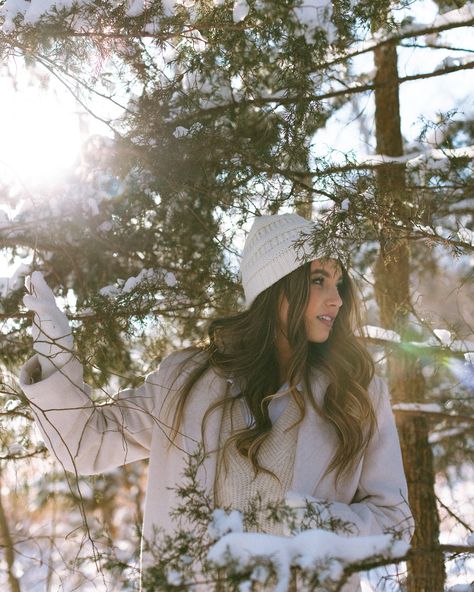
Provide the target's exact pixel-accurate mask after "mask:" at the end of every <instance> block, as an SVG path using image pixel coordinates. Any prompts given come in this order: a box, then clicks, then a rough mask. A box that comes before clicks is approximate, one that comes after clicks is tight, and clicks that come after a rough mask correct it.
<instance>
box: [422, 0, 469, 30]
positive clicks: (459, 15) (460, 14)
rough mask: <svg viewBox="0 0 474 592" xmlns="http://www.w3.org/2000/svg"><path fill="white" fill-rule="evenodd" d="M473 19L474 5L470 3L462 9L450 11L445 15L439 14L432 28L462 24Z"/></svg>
mask: <svg viewBox="0 0 474 592" xmlns="http://www.w3.org/2000/svg"><path fill="white" fill-rule="evenodd" d="M472 18H474V4H473V3H472V2H468V3H467V4H466V5H465V6H463V7H462V8H459V9H457V10H450V11H449V12H445V13H444V14H439V15H438V16H437V17H436V18H435V20H434V21H433V23H432V25H431V26H432V27H433V28H437V27H442V26H444V25H448V24H449V25H451V24H461V23H464V22H466V21H468V20H470V19H472Z"/></svg>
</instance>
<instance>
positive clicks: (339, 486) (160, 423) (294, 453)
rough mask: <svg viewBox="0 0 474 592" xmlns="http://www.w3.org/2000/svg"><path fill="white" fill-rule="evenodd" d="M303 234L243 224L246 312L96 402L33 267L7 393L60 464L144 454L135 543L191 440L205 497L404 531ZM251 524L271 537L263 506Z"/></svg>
mask: <svg viewBox="0 0 474 592" xmlns="http://www.w3.org/2000/svg"><path fill="white" fill-rule="evenodd" d="M313 231H314V226H313V224H312V223H310V222H308V221H306V220H304V219H303V218H301V217H299V216H297V215H296V214H283V215H275V216H261V217H258V218H256V220H255V222H254V225H253V227H252V229H251V231H250V233H249V235H248V237H247V240H246V244H245V248H244V252H243V256H242V262H241V274H242V283H243V287H244V292H245V296H246V304H247V307H246V310H244V311H243V312H241V313H239V314H237V315H235V316H232V317H230V318H225V319H219V320H216V321H214V322H213V323H211V325H210V330H209V343H208V344H207V345H206V346H204V347H201V348H191V349H189V350H186V351H183V352H177V353H174V354H172V355H170V356H169V357H168V358H166V359H165V360H163V362H162V363H161V364H160V367H159V369H158V370H157V371H155V372H153V373H151V374H150V375H148V376H147V378H146V380H145V382H144V384H143V385H142V386H141V387H139V388H138V389H135V390H134V389H126V390H124V391H122V392H121V393H119V395H118V396H117V398H116V400H115V401H114V403H113V404H112V405H107V406H101V407H96V406H94V405H93V403H92V402H91V400H90V398H89V389H88V387H87V386H86V385H84V383H83V380H82V368H81V365H80V364H79V362H78V361H77V359H76V358H75V357H74V356H73V355H71V353H70V352H71V350H72V345H73V344H72V340H71V338H70V335H68V334H69V333H70V330H69V328H68V325H67V320H66V319H65V316H64V315H63V314H62V313H61V312H60V311H59V310H58V309H57V307H56V305H55V302H54V296H53V295H52V293H51V291H50V290H49V288H48V287H47V286H46V284H45V283H44V280H43V279H42V277H41V274H33V276H32V279H31V286H30V287H31V292H32V294H31V295H28V296H25V305H26V306H27V307H28V308H29V309H30V310H32V311H34V312H35V319H36V321H35V324H36V325H37V327H38V328H37V329H36V334H34V338H35V349H36V350H37V352H38V355H36V356H35V357H33V358H32V359H30V360H29V361H28V362H27V363H26V364H25V365H24V367H23V368H22V371H21V375H20V380H21V386H22V388H23V390H24V392H25V394H26V395H27V397H28V398H29V400H30V401H31V403H32V406H33V409H34V411H35V414H36V417H37V420H38V422H39V425H40V428H41V430H42V432H43V435H44V437H45V441H46V442H47V443H48V446H49V447H50V449H51V450H52V452H53V453H54V454H55V455H56V456H57V457H58V459H59V460H60V461H61V462H62V463H63V465H64V467H65V468H66V469H68V470H70V471H74V472H78V473H86V474H91V473H100V472H102V471H105V470H108V469H111V468H114V467H116V466H118V465H121V464H125V463H127V462H132V461H134V460H139V459H143V458H148V457H149V459H150V464H149V477H148V487H147V497H146V504H145V514H144V526H143V537H144V539H145V540H147V541H152V540H153V535H154V532H155V531H156V528H157V527H163V528H165V529H172V527H173V525H172V522H171V519H170V516H169V510H170V509H171V508H174V507H176V506H177V505H178V500H176V499H175V492H174V490H173V489H171V488H173V487H174V486H175V484H176V483H179V482H180V479H181V478H182V477H181V476H182V473H183V470H184V468H185V466H186V461H187V459H188V458H189V456H188V455H189V454H190V453H192V452H193V451H195V450H196V448H197V447H198V446H200V445H203V446H204V450H205V452H206V454H207V456H206V458H205V460H204V462H203V463H202V465H201V466H200V467H199V471H198V480H199V482H200V484H201V485H202V486H203V487H204V488H205V489H206V490H207V491H208V492H209V493H210V494H211V495H213V496H214V501H215V504H216V506H220V507H225V508H234V509H240V510H243V511H245V510H246V509H247V508H248V507H249V504H250V503H251V501H252V500H253V499H254V498H255V496H256V495H258V496H260V497H261V499H262V500H263V501H264V502H274V501H276V502H278V501H281V500H284V499H285V498H286V497H287V495H288V493H289V492H293V493H292V495H294V494H295V493H296V494H297V495H299V496H300V498H301V499H305V498H308V497H312V498H315V499H316V500H323V501H324V502H325V503H327V502H330V504H329V506H327V504H326V505H325V507H328V508H329V512H330V514H331V516H332V517H335V518H339V519H341V520H342V521H344V522H346V523H348V525H349V527H350V529H351V531H352V533H353V534H359V535H369V534H380V533H382V532H384V531H385V530H393V529H397V530H399V531H400V532H401V533H402V536H404V537H405V538H410V536H411V530H412V520H411V514H410V510H409V508H408V505H407V503H406V500H407V489H406V482H405V477H404V473H403V466H402V460H401V454H400V447H399V442H398V436H397V432H396V429H395V425H394V421H393V416H392V413H391V409H390V403H389V397H388V394H387V389H386V386H385V384H384V383H383V381H381V380H380V379H378V378H376V377H374V376H373V374H374V369H373V362H372V360H371V358H370V356H369V354H368V353H367V351H366V350H365V349H364V347H363V346H362V345H361V344H360V343H359V342H358V341H357V339H356V338H355V337H354V334H353V330H352V327H351V323H352V318H353V316H354V314H355V313H356V310H355V299H354V293H353V288H352V284H351V280H350V278H349V276H348V274H347V272H346V270H345V269H344V268H343V266H342V265H341V264H340V263H339V262H338V261H337V260H336V259H322V258H318V257H317V254H316V255H314V254H311V252H310V250H309V247H308V238H309V235H310V234H311V233H312V232H313ZM295 244H298V245H299V246H298V248H296V247H295ZM38 377H41V379H40V380H39V381H38ZM170 443H171V444H170ZM315 503H317V502H315ZM258 528H259V529H260V530H263V531H268V532H278V527H275V525H273V524H272V523H270V522H269V521H267V520H266V518H265V516H263V515H261V516H260V517H259V523H258ZM275 529H276V530H275ZM352 589H357V585H356V584H355V583H353V584H352V585H350V586H347V587H346V588H345V590H352Z"/></svg>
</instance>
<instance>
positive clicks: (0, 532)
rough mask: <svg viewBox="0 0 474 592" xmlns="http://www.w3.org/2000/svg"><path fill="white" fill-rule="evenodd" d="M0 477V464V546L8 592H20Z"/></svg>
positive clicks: (0, 475)
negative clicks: (2, 553)
mask: <svg viewBox="0 0 474 592" xmlns="http://www.w3.org/2000/svg"><path fill="white" fill-rule="evenodd" d="M1 477H2V474H1V466H0V547H2V548H3V549H4V551H5V562H6V564H7V576H8V584H9V586H10V592H21V588H20V582H19V581H18V579H17V577H16V576H15V573H14V564H15V547H14V544H13V540H12V537H11V534H10V528H9V526H8V521H7V516H6V513H5V508H4V507H3V499H2V493H1V491H2V488H1V484H2V479H1Z"/></svg>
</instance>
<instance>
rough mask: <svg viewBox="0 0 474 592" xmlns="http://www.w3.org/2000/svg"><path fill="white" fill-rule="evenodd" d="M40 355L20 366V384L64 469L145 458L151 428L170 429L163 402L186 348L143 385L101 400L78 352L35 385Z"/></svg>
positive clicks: (89, 470) (96, 469) (87, 470)
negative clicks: (93, 396)
mask: <svg viewBox="0 0 474 592" xmlns="http://www.w3.org/2000/svg"><path fill="white" fill-rule="evenodd" d="M37 358H38V356H34V357H33V358H31V359H30V360H28V362H26V364H25V365H24V366H23V367H22V369H21V371H20V386H21V388H22V389H23V391H24V393H25V395H26V396H27V398H28V400H29V402H30V404H31V408H32V410H33V413H34V415H35V417H36V420H37V425H38V427H39V429H40V431H41V433H42V435H43V437H44V439H45V442H46V444H47V445H48V448H49V449H50V450H51V452H53V454H54V455H55V456H56V457H57V458H58V459H59V461H60V462H61V464H62V465H63V467H64V468H65V469H67V470H69V471H72V472H76V473H83V474H95V473H100V472H102V471H106V470H109V469H112V468H115V467H117V466H120V465H123V464H126V463H128V462H132V461H135V460H139V459H143V458H147V457H148V455H149V451H150V447H151V438H152V433H153V429H154V428H155V427H158V428H159V429H163V430H166V431H168V432H169V425H167V423H166V420H167V417H166V413H164V411H165V409H164V405H165V403H166V402H167V401H169V399H171V398H172V397H171V396H170V395H171V394H172V391H175V389H176V386H177V385H176V384H175V383H177V382H178V381H176V380H175V379H174V376H175V375H176V370H177V368H178V366H180V365H181V363H182V361H183V359H184V358H183V354H182V352H177V353H175V354H172V355H171V356H169V357H168V358H166V359H165V360H164V361H163V362H162V363H161V364H160V367H159V369H158V370H157V371H155V372H152V373H151V374H149V375H148V376H147V377H146V378H145V381H144V382H143V384H142V385H141V386H140V387H138V388H137V389H125V390H123V391H121V392H119V393H118V394H117V395H116V396H115V397H114V398H113V400H112V401H111V402H110V403H108V404H103V405H97V404H95V403H94V402H93V401H92V400H91V398H90V387H89V386H88V385H86V384H84V381H83V376H82V375H83V370H82V366H81V364H80V363H79V362H78V360H77V359H75V358H74V357H71V359H70V360H69V362H67V363H66V364H65V365H64V366H63V367H62V368H60V369H58V370H56V371H55V372H54V373H53V374H52V375H50V376H48V377H47V378H45V379H44V380H40V381H39V382H35V383H33V384H31V381H32V376H34V374H35V372H37V369H38V365H39V362H38V359H37ZM162 418H165V419H162Z"/></svg>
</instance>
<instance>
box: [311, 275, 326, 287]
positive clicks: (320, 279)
mask: <svg viewBox="0 0 474 592" xmlns="http://www.w3.org/2000/svg"><path fill="white" fill-rule="evenodd" d="M323 282H324V278H323V277H316V278H313V279H312V280H311V283H312V284H316V285H317V286H322V285H323Z"/></svg>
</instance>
